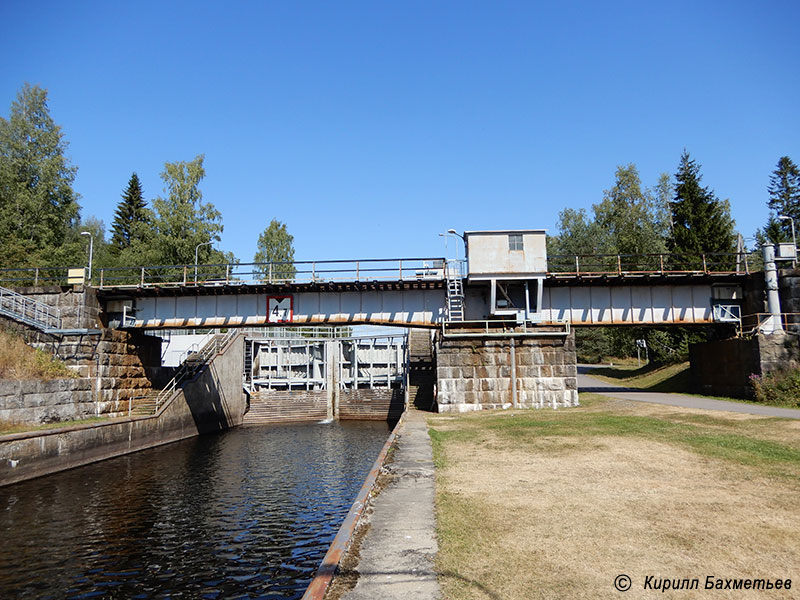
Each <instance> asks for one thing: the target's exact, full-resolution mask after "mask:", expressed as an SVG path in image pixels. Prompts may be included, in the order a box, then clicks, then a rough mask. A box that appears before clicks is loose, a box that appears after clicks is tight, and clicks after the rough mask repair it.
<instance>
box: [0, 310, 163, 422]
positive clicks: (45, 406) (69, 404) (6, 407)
mask: <svg viewBox="0 0 800 600" xmlns="http://www.w3.org/2000/svg"><path fill="white" fill-rule="evenodd" d="M6 325H7V323H4V326H6ZM27 334H28V335H30V336H31V337H34V338H36V340H38V341H33V342H32V343H31V345H33V346H34V347H37V348H40V349H42V350H44V351H46V352H48V353H51V354H53V355H54V356H56V357H58V358H59V359H61V360H63V361H64V362H65V363H66V364H67V366H68V367H69V368H70V369H71V370H72V371H74V372H75V373H76V374H78V375H79V377H78V378H77V379H57V380H51V381H18V380H2V381H0V419H3V420H6V421H13V422H20V423H50V422H54V421H65V420H70V419H81V418H84V417H87V416H93V415H94V416H109V417H116V416H124V415H127V414H128V409H129V406H130V402H131V400H133V402H134V403H135V399H136V398H141V397H143V396H146V395H148V393H150V392H151V390H152V389H153V383H154V381H156V382H158V380H159V379H163V377H161V372H162V369H161V368H160V366H158V365H159V363H160V359H161V339H160V338H157V337H153V336H149V335H143V334H141V333H128V332H125V331H119V330H114V329H103V330H101V333H100V335H92V336H89V335H83V336H63V337H58V338H55V337H53V336H45V335H44V334H41V335H36V334H35V333H32V332H27ZM23 335H25V334H23ZM26 337H27V336H26ZM45 337H49V338H52V339H44V338H45Z"/></svg>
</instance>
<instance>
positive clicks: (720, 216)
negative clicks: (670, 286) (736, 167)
mask: <svg viewBox="0 0 800 600" xmlns="http://www.w3.org/2000/svg"><path fill="white" fill-rule="evenodd" d="M675 180H676V182H675V197H674V200H673V201H672V204H671V210H672V235H671V237H670V239H669V249H670V252H672V253H674V254H679V255H682V256H681V258H680V259H679V260H678V264H677V266H678V267H682V268H690V267H691V268H696V267H697V266H698V265H699V258H700V255H702V254H706V255H709V254H717V253H720V254H722V253H733V252H735V251H736V235H735V232H734V229H733V225H734V223H733V219H732V218H731V214H730V205H729V203H728V201H727V200H720V199H719V198H717V197H716V195H715V194H714V192H713V191H711V190H709V189H708V188H707V187H702V186H701V185H700V181H701V180H702V175H700V166H699V165H698V164H697V163H696V162H695V161H694V160H692V159H691V158H690V157H689V153H688V152H687V151H686V150H684V151H683V154H682V155H681V161H680V165H679V166H678V172H677V173H676V174H675ZM709 260H712V259H711V258H709ZM714 260H718V259H714Z"/></svg>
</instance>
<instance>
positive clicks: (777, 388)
mask: <svg viewBox="0 0 800 600" xmlns="http://www.w3.org/2000/svg"><path fill="white" fill-rule="evenodd" d="M750 383H751V385H752V386H753V393H754V395H755V398H756V400H758V401H759V402H763V403H764V404H771V405H774V406H788V407H791V408H800V369H792V370H788V371H777V372H774V373H767V374H766V375H751V376H750Z"/></svg>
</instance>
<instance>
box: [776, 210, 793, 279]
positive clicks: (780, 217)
mask: <svg viewBox="0 0 800 600" xmlns="http://www.w3.org/2000/svg"><path fill="white" fill-rule="evenodd" d="M778 218H779V219H780V220H781V221H786V220H787V219H788V220H789V222H790V223H791V224H792V246H794V260H793V261H792V265H793V266H794V267H795V268H797V238H796V237H795V235H794V219H793V218H792V217H790V216H788V215H778Z"/></svg>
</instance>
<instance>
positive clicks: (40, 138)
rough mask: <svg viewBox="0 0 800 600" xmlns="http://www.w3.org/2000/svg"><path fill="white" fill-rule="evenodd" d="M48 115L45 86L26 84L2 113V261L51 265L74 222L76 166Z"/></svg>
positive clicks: (0, 202) (0, 175)
mask: <svg viewBox="0 0 800 600" xmlns="http://www.w3.org/2000/svg"><path fill="white" fill-rule="evenodd" d="M67 146H68V144H67V142H66V141H65V140H64V136H63V134H62V133H61V127H59V126H58V125H56V123H55V121H54V120H53V118H52V117H51V116H50V111H49V108H48V105H47V91H46V90H44V89H42V88H40V87H38V86H31V85H29V84H25V85H24V86H23V87H22V89H21V90H20V91H19V93H18V94H17V98H16V100H15V101H14V102H13V103H12V104H11V110H10V114H9V118H8V120H6V119H4V118H2V117H0V257H2V262H3V263H4V265H5V266H11V265H13V266H25V265H33V264H37V265H52V264H55V263H54V262H53V261H54V260H56V259H57V258H58V257H57V256H55V255H54V254H53V250H54V249H55V248H58V247H59V246H61V245H62V244H63V243H64V242H65V240H66V239H67V238H68V236H69V234H70V231H71V230H73V229H74V228H75V226H76V224H77V222H78V217H79V210H80V207H79V205H78V195H77V194H76V193H75V192H74V191H73V189H72V182H73V181H74V179H75V173H76V171H77V167H74V166H72V165H71V164H70V162H69V160H67V158H66V156H65V153H66V150H67Z"/></svg>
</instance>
